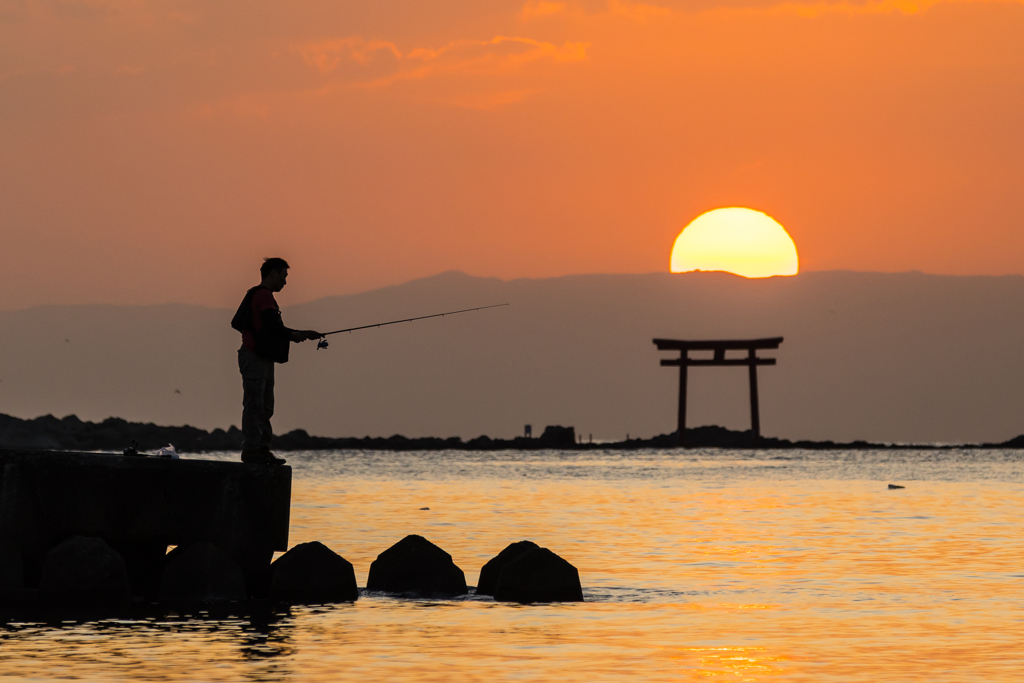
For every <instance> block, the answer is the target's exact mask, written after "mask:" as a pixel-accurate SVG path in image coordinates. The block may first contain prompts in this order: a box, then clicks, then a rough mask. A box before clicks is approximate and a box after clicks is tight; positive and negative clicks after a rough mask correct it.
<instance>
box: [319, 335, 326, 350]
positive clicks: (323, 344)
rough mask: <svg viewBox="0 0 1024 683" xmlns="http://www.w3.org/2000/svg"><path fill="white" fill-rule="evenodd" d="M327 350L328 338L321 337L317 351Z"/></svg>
mask: <svg viewBox="0 0 1024 683" xmlns="http://www.w3.org/2000/svg"><path fill="white" fill-rule="evenodd" d="M326 348H327V337H320V341H318V342H317V343H316V350H317V351H319V350H320V349H326Z"/></svg>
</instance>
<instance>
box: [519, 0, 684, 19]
mask: <svg viewBox="0 0 1024 683" xmlns="http://www.w3.org/2000/svg"><path fill="white" fill-rule="evenodd" d="M587 4H589V3H587ZM587 4H581V3H580V2H579V1H578V0H577V1H576V2H574V3H573V4H572V6H570V5H569V4H567V3H564V2H550V1H549V0H527V2H526V4H524V5H523V7H522V9H521V10H520V11H519V17H520V19H522V20H523V21H531V20H534V19H544V18H547V17H553V16H557V15H569V16H572V17H574V18H577V19H592V18H598V17H603V16H618V17H625V18H627V19H631V20H632V21H635V22H638V23H644V22H646V21H647V20H648V19H652V18H655V17H666V16H671V15H672V14H673V11H672V9H671V8H669V7H661V6H658V5H647V4H644V3H641V2H629V1H628V0H607V2H605V3H604V4H603V5H602V6H601V8H600V9H594V10H588V8H587Z"/></svg>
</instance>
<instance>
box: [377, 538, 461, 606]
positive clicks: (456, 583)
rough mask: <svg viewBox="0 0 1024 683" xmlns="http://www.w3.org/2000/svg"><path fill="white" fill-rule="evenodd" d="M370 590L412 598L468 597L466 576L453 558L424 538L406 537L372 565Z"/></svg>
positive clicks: (379, 556)
mask: <svg viewBox="0 0 1024 683" xmlns="http://www.w3.org/2000/svg"><path fill="white" fill-rule="evenodd" d="M366 590H371V591H383V592H385V593H398V594H401V595H407V596H410V597H423V598H452V597H455V596H458V595H465V594H466V593H467V592H469V591H468V589H467V588H466V575H465V573H463V571H462V570H461V569H459V568H458V567H457V566H455V563H454V562H453V561H452V556H451V555H449V554H448V553H446V552H445V551H443V550H441V549H440V548H438V547H437V546H436V545H434V544H433V543H431V542H430V541H428V540H427V539H425V538H423V537H422V536H416V535H411V536H406V537H405V538H403V539H402V540H401V541H399V542H398V543H396V544H394V545H393V546H391V547H390V548H388V549H387V550H385V551H384V552H382V553H381V554H380V555H378V556H377V559H376V560H374V561H373V563H372V564H371V565H370V576H369V578H368V579H367V580H366Z"/></svg>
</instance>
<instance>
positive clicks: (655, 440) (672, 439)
mask: <svg viewBox="0 0 1024 683" xmlns="http://www.w3.org/2000/svg"><path fill="white" fill-rule="evenodd" d="M132 442H138V448H139V450H140V451H150V452H153V451H156V450H158V449H160V448H162V447H163V446H166V445H167V444H169V443H170V444H174V446H175V448H176V449H177V450H178V452H180V453H205V452H212V451H236V450H239V449H240V448H241V444H242V432H241V431H240V430H239V429H238V428H236V427H234V426H232V427H229V428H228V429H227V430H224V429H214V430H213V431H211V432H207V431H204V430H202V429H199V428H197V427H189V426H184V427H161V426H158V425H154V424H152V423H146V424H143V423H140V422H128V421H126V420H122V419H120V418H115V417H112V418H108V419H106V420H104V421H103V422H84V421H82V420H79V419H78V418H77V417H75V416H74V415H69V416H67V417H65V418H61V419H58V418H56V417H53V416H52V415H44V416H43V417H37V418H35V419H32V420H22V419H20V418H17V417H11V416H10V415H4V414H0V448H10V449H34V450H40V449H50V450H71V451H114V452H118V453H119V452H121V451H122V450H124V449H125V448H128V447H129V446H131V445H132ZM686 443H687V447H688V448H750V447H751V442H750V432H749V431H735V430H731V429H725V428H724V427H716V426H705V427H694V428H692V429H687V430H686ZM676 446H677V443H676V435H675V432H673V433H671V434H660V435H658V436H654V437H652V438H650V439H628V438H627V439H625V440H623V441H616V442H611V443H608V442H605V443H587V442H580V441H579V440H578V439H577V434H576V430H575V429H574V428H573V427H561V426H557V425H552V426H548V427H546V428H545V429H544V432H543V433H542V434H541V435H540V436H539V437H537V438H525V437H516V438H514V439H492V438H490V437H488V436H478V437H476V438H474V439H469V440H467V441H463V440H462V439H461V438H460V437H457V436H456V437H450V438H447V439H441V438H436V437H424V438H408V437H405V436H402V435H401V434H396V435H394V436H390V437H386V438H385V437H370V436H367V437H362V438H357V437H344V438H330V437H325V436H310V435H309V434H308V433H306V432H305V431H304V430H302V429H296V430H293V431H291V432H288V433H287V434H281V435H278V436H275V437H274V442H273V447H274V448H275V449H277V450H282V451H310V450H339V449H354V450H380V451H416V450H425V451H440V450H466V451H502V450H543V449H562V450H608V449H611V450H636V449H641V448H662V449H664V448H675V447H676ZM757 447H758V448H762V449H771V448H804V449H812V450H829V449H843V450H855V449H874V450H877V449H887V448H895V449H907V448H913V449H936V448H951V447H956V448H962V447H964V446H962V445H959V446H936V445H934V444H920V445H914V444H899V445H893V444H879V443H870V442H867V441H852V442H847V443H837V442H834V441H789V440H787V439H776V438H772V437H761V439H760V441H759V442H758V445H757ZM972 447H974V448H1024V435H1022V436H1018V437H1016V438H1014V439H1011V440H1010V441H1006V442H1003V443H985V444H978V445H975V446H972Z"/></svg>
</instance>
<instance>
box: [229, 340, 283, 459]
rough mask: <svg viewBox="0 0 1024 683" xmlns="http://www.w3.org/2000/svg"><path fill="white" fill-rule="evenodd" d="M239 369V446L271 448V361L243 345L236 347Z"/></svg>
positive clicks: (272, 410) (272, 399) (272, 432)
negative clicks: (240, 433)
mask: <svg viewBox="0 0 1024 683" xmlns="http://www.w3.org/2000/svg"><path fill="white" fill-rule="evenodd" d="M238 371H239V372H241V373H242V450H243V451H248V450H256V449H259V448H270V440H271V438H273V436H274V430H273V429H272V428H271V426H270V418H272V417H273V416H274V361H272V360H269V359H267V358H263V357H262V356H258V355H256V354H255V353H253V352H252V351H250V350H249V349H247V348H245V347H244V346H243V347H242V348H240V349H238Z"/></svg>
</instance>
